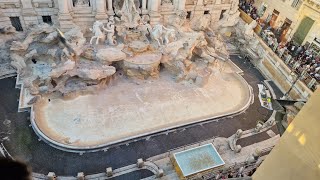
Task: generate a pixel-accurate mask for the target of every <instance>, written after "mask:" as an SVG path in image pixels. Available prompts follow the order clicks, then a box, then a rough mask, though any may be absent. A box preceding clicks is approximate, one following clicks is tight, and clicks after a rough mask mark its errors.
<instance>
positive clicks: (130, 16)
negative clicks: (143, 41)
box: [116, 0, 140, 28]
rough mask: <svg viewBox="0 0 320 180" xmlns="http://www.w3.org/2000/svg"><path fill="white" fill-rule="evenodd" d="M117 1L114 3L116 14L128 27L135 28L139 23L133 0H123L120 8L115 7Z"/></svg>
mask: <svg viewBox="0 0 320 180" xmlns="http://www.w3.org/2000/svg"><path fill="white" fill-rule="evenodd" d="M119 5H120V4H119V3H117V5H116V14H117V15H118V16H120V20H118V19H117V20H118V21H122V22H124V25H125V26H126V27H128V28H136V27H137V26H138V25H139V20H140V15H139V11H138V8H137V6H136V4H135V1H134V0H124V1H123V4H122V8H121V10H119V9H117V6H118V7H119Z"/></svg>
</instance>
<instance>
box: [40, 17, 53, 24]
mask: <svg viewBox="0 0 320 180" xmlns="http://www.w3.org/2000/svg"><path fill="white" fill-rule="evenodd" d="M42 21H43V22H44V23H47V24H50V25H52V20H51V16H42Z"/></svg>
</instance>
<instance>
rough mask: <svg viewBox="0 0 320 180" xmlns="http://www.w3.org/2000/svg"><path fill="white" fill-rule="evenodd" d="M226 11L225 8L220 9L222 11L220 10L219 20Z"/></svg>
mask: <svg viewBox="0 0 320 180" xmlns="http://www.w3.org/2000/svg"><path fill="white" fill-rule="evenodd" d="M226 11H227V10H222V11H221V14H220V18H219V20H221V19H222V18H223V14H224V13H225V12H226Z"/></svg>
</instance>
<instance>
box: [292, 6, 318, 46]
mask: <svg viewBox="0 0 320 180" xmlns="http://www.w3.org/2000/svg"><path fill="white" fill-rule="evenodd" d="M305 16H308V17H310V18H311V19H313V20H314V21H315V22H314V24H313V26H312V28H311V29H310V31H309V33H308V35H307V36H306V38H305V40H304V41H303V43H302V44H305V43H306V42H309V43H311V42H312V41H313V40H314V38H320V31H319V29H320V1H319V5H317V4H313V5H311V4H310V3H308V2H307V1H305V2H304V3H303V5H302V7H301V8H300V10H299V13H298V17H297V21H298V25H299V24H300V22H301V21H302V20H303V18H304V17H305ZM298 25H297V26H296V27H295V29H294V30H293V31H294V32H295V31H296V29H297V28H298Z"/></svg>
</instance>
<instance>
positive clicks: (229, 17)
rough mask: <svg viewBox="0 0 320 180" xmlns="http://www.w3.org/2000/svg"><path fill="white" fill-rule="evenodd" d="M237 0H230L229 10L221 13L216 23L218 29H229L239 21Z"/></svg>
mask: <svg viewBox="0 0 320 180" xmlns="http://www.w3.org/2000/svg"><path fill="white" fill-rule="evenodd" d="M238 9H239V0H231V6H230V9H228V10H227V11H226V12H224V13H223V17H222V19H221V20H220V21H219V22H218V27H220V26H221V27H231V26H234V25H236V24H237V23H238V22H239V20H240V17H239V15H240V11H239V10H238Z"/></svg>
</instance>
